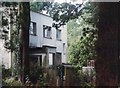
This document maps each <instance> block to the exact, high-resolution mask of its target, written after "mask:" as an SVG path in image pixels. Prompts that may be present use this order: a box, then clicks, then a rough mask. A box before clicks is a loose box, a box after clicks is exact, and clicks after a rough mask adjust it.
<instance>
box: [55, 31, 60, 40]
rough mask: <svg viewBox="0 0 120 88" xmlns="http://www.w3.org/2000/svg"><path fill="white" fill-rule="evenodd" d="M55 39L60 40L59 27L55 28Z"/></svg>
mask: <svg viewBox="0 0 120 88" xmlns="http://www.w3.org/2000/svg"><path fill="white" fill-rule="evenodd" d="M56 39H57V40H61V30H59V29H57V30H56Z"/></svg>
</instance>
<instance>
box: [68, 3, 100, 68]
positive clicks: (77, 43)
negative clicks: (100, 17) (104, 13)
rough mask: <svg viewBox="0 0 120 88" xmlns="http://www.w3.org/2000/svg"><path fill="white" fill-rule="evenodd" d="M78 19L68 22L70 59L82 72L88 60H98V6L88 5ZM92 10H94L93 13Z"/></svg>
mask: <svg viewBox="0 0 120 88" xmlns="http://www.w3.org/2000/svg"><path fill="white" fill-rule="evenodd" d="M85 8H86V9H83V10H82V11H81V13H82V14H81V15H80V16H79V18H78V19H75V20H73V21H70V22H68V44H69V45H68V59H70V62H71V63H72V64H73V65H75V66H76V67H78V70H82V67H83V65H85V63H87V60H90V59H94V60H95V59H96V52H95V43H96V40H97V28H96V26H95V25H96V24H95V22H96V20H97V19H95V18H93V17H92V15H93V14H97V11H98V9H97V4H94V5H93V3H87V4H86V6H85ZM91 8H94V10H92V11H91Z"/></svg>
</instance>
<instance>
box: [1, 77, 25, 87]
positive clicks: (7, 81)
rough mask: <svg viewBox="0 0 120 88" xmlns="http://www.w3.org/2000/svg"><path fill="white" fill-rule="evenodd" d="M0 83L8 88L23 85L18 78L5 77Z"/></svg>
mask: <svg viewBox="0 0 120 88" xmlns="http://www.w3.org/2000/svg"><path fill="white" fill-rule="evenodd" d="M2 85H3V86H4V87H5V86H6V87H8V88H14V87H15V88H19V87H20V88H21V87H24V86H23V85H22V83H21V82H20V81H19V80H15V78H6V79H3V80H2Z"/></svg>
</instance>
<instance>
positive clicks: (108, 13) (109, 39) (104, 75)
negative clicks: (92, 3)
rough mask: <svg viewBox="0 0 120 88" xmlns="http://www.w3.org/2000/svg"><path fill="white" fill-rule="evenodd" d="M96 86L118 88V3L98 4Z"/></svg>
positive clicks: (119, 12)
mask: <svg viewBox="0 0 120 88" xmlns="http://www.w3.org/2000/svg"><path fill="white" fill-rule="evenodd" d="M98 6H99V13H98V15H99V21H98V23H97V28H98V41H97V46H96V47H97V48H96V49H97V59H96V86H98V87H99V86H114V87H115V88H116V87H118V76H119V73H118V72H119V71H120V70H119V69H118V67H119V62H120V60H119V58H118V57H119V51H120V50H119V45H118V44H119V41H120V40H119V39H118V37H119V34H118V33H119V20H120V19H119V15H120V10H119V6H120V5H119V3H99V5H98Z"/></svg>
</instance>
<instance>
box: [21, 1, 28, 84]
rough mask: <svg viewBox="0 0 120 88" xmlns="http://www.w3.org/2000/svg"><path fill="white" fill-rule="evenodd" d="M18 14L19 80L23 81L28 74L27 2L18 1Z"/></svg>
mask: <svg viewBox="0 0 120 88" xmlns="http://www.w3.org/2000/svg"><path fill="white" fill-rule="evenodd" d="M19 14H20V56H21V81H22V82H23V83H25V77H26V76H27V75H29V25H30V6H29V2H19Z"/></svg>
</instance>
